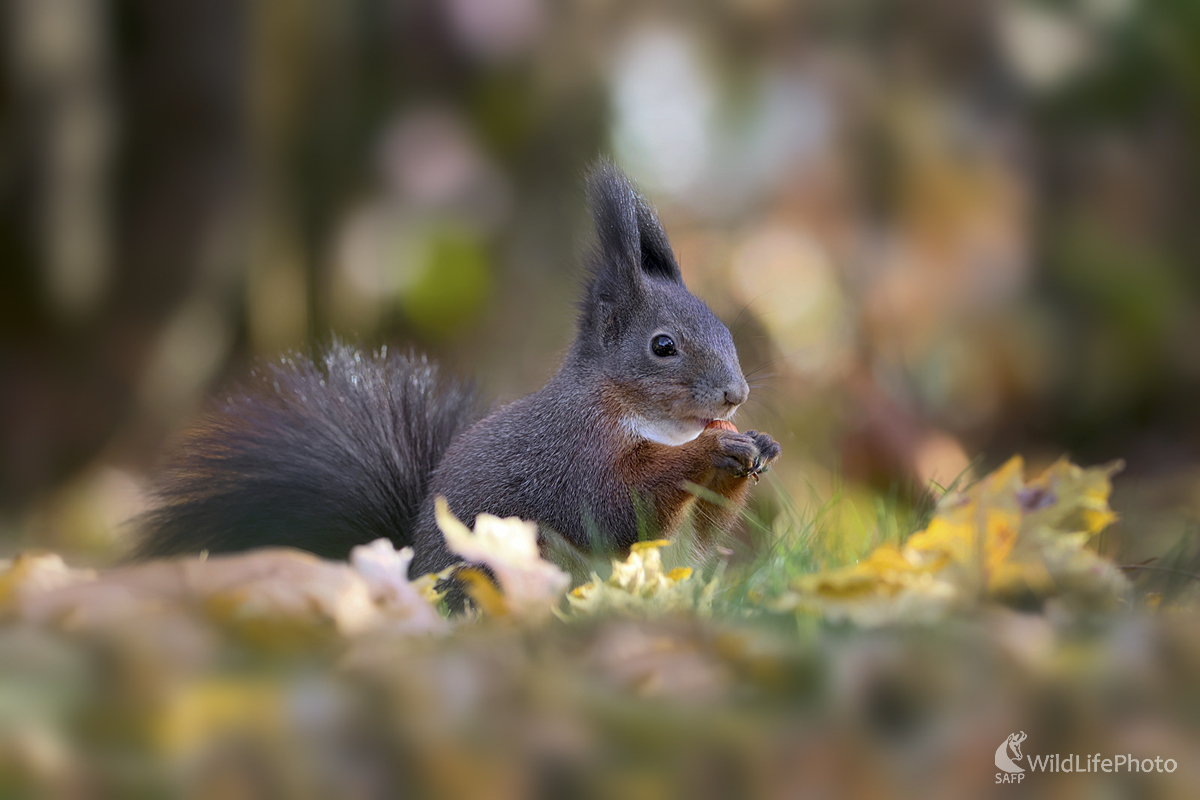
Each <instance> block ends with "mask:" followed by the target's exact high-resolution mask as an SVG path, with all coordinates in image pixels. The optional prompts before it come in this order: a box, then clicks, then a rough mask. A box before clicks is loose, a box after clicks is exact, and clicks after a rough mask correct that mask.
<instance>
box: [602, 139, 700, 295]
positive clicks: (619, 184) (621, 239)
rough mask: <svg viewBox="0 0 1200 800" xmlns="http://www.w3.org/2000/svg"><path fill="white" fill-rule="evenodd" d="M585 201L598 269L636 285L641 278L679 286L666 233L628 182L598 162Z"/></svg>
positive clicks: (678, 274)
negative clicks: (596, 241) (597, 253)
mask: <svg viewBox="0 0 1200 800" xmlns="http://www.w3.org/2000/svg"><path fill="white" fill-rule="evenodd" d="M588 199H589V201H590V204H591V208H592V218H593V220H594V222H595V225H596V236H597V238H598V239H599V244H600V256H601V259H602V262H603V263H602V264H601V265H600V266H601V269H602V270H605V271H608V270H612V271H616V272H618V273H623V275H624V277H625V278H626V279H627V280H630V281H633V282H634V283H636V281H637V280H638V279H639V278H640V276H642V275H646V276H649V277H652V278H658V279H661V280H669V281H675V282H677V283H682V282H683V277H682V275H681V274H680V272H679V265H678V264H677V263H676V261H675V254H674V253H672V252H671V244H670V242H668V241H667V234H666V231H664V230H663V228H662V225H661V224H660V223H659V221H658V217H657V216H656V215H655V213H654V209H653V208H652V207H651V206H650V204H649V203H648V202H646V199H645V198H644V197H642V196H641V195H640V194H638V192H637V190H636V189H634V188H633V184H631V183H630V182H629V179H628V178H627V177H625V175H624V174H623V173H622V172H621V171H620V170H619V169H617V168H616V167H615V166H614V165H613V164H612V163H610V162H608V161H603V160H602V161H600V162H599V163H598V164H597V165H596V166H595V167H594V168H593V169H592V173H591V175H590V177H589V179H588Z"/></svg>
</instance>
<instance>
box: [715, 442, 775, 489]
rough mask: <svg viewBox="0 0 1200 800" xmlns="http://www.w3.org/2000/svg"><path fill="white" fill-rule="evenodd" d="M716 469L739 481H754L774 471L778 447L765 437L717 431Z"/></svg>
mask: <svg viewBox="0 0 1200 800" xmlns="http://www.w3.org/2000/svg"><path fill="white" fill-rule="evenodd" d="M716 434H717V447H716V450H715V451H714V452H713V466H715V467H716V468H717V469H720V470H724V471H725V472H729V473H732V474H733V475H734V476H736V477H738V478H748V477H754V478H756V479H757V477H758V476H759V475H761V474H762V473H764V472H766V471H767V470H769V469H770V468H771V464H772V463H773V462H774V461H775V459H777V458H778V457H779V451H780V448H779V443H778V442H776V441H775V440H774V439H772V438H771V437H770V436H768V435H767V434H765V433H759V432H758V431H746V432H745V433H734V432H732V431H723V430H722V431H717V432H716Z"/></svg>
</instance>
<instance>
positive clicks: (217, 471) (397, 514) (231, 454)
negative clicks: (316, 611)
mask: <svg viewBox="0 0 1200 800" xmlns="http://www.w3.org/2000/svg"><path fill="white" fill-rule="evenodd" d="M251 375H253V376H254V377H255V378H257V379H258V380H260V381H261V383H262V385H261V386H259V387H255V388H256V389H258V391H238V392H236V393H234V394H227V395H226V396H225V397H224V398H223V402H221V403H220V404H219V406H218V407H217V408H216V409H214V410H213V411H212V412H211V413H209V414H208V415H207V416H206V418H205V419H204V420H203V422H202V423H201V425H200V426H199V427H198V428H197V429H195V430H193V431H192V432H190V433H189V434H187V435H186V437H185V439H184V441H183V442H182V443H181V446H179V447H178V448H177V450H176V456H175V458H174V459H173V460H172V461H170V462H168V464H167V465H166V468H165V469H164V470H163V471H162V473H161V476H162V477H161V478H160V479H159V481H158V483H157V484H156V485H155V486H154V487H153V492H154V498H155V500H156V501H157V504H156V506H155V508H154V509H153V510H151V511H149V512H147V513H146V514H145V515H143V516H142V517H141V518H140V520H139V521H138V523H139V527H140V528H141V530H142V534H143V539H142V542H141V545H140V547H139V548H138V550H137V552H136V553H135V557H142V558H145V557H152V556H162V555H173V554H180V553H196V552H199V551H201V550H209V551H211V552H222V551H231V550H245V549H248V548H251V547H263V546H278V545H286V546H291V547H299V548H301V549H304V550H309V551H311V552H313V553H316V554H317V555H321V556H324V557H327V558H345V557H346V556H347V555H348V554H349V552H350V549H351V548H352V547H354V546H355V545H358V544H363V543H365V542H370V541H373V540H374V539H377V538H379V537H381V536H384V537H388V538H390V539H392V540H393V541H394V542H395V543H396V546H397V547H400V546H402V545H406V544H410V543H411V541H412V532H413V526H414V523H415V521H416V518H417V515H418V513H419V510H420V508H421V503H422V501H423V500H424V499H425V495H426V492H427V491H428V489H429V483H430V478H431V476H432V473H433V470H434V468H435V467H436V466H437V465H438V462H439V461H440V460H441V458H442V455H443V454H444V453H445V451H446V448H447V447H449V445H450V442H451V441H452V440H453V439H454V437H455V436H457V435H458V434H459V433H460V432H461V431H463V430H464V429H465V428H466V427H467V426H469V425H470V424H471V423H472V422H474V421H475V419H476V418H477V412H478V405H477V401H476V399H475V394H474V391H473V387H472V386H471V385H469V384H467V383H464V382H460V381H456V380H452V379H448V378H445V377H443V376H440V375H439V374H438V369H437V366H436V365H435V364H432V363H430V362H428V361H426V360H425V358H424V357H420V358H418V357H416V356H413V355H411V354H410V355H407V356H404V355H391V356H389V355H388V354H387V352H386V348H385V349H384V350H382V351H380V352H379V353H376V354H370V353H364V352H361V351H359V350H358V349H356V348H354V347H351V346H348V345H345V344H341V343H338V342H335V343H334V344H333V345H332V347H331V348H330V349H329V350H328V351H326V352H325V353H324V354H323V355H322V356H321V357H320V358H319V359H318V360H316V361H314V360H311V359H308V358H304V357H298V356H297V357H292V358H285V359H282V360H277V361H274V362H271V363H270V364H269V365H268V366H266V367H263V368H260V369H257V370H255V371H254V372H252V373H251Z"/></svg>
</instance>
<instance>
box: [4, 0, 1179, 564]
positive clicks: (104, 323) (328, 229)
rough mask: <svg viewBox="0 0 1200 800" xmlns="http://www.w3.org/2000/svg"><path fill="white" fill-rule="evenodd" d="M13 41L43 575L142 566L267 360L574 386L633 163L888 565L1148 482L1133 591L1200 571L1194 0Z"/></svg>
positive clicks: (547, 15) (23, 337)
mask: <svg viewBox="0 0 1200 800" xmlns="http://www.w3.org/2000/svg"><path fill="white" fill-rule="evenodd" d="M2 8H3V31H4V34H3V39H2V42H0V48H2V50H3V54H2V58H0V550H3V554H9V553H11V552H13V551H15V550H17V549H20V548H22V547H29V546H41V547H49V548H53V549H56V550H64V551H70V552H72V553H75V554H78V555H79V557H81V558H84V559H92V560H95V561H105V560H110V559H113V558H116V557H119V556H120V555H121V554H122V553H123V552H124V551H125V549H126V548H127V547H128V543H129V542H128V537H129V535H130V533H129V530H128V528H127V527H123V526H122V524H121V523H122V522H123V521H124V520H126V519H128V518H129V517H130V516H131V515H133V514H135V513H136V512H137V511H138V510H139V509H140V508H142V507H143V504H144V498H143V496H142V486H143V483H144V481H145V479H146V477H147V476H148V475H151V474H153V469H154V465H155V463H156V460H157V459H158V458H159V457H160V456H161V454H162V452H163V449H164V447H166V446H167V443H168V442H169V441H170V438H171V436H172V435H173V434H175V433H177V432H178V431H180V430H182V429H183V428H184V427H185V426H186V425H187V424H188V423H189V421H191V420H193V419H194V418H195V416H196V414H198V413H199V412H200V410H201V409H202V408H203V405H204V402H205V399H206V398H207V397H209V396H211V395H212V394H213V393H214V392H218V391H219V390H220V388H221V387H222V386H225V385H228V384H229V383H230V382H231V381H236V380H238V379H240V378H241V377H242V376H244V375H245V374H246V373H247V372H248V370H249V368H250V365H251V364H252V363H253V361H254V359H261V358H270V357H273V356H275V355H277V354H279V353H281V352H282V351H285V350H288V349H298V350H302V351H303V350H307V349H309V348H311V347H313V346H319V344H320V343H321V342H327V341H329V340H330V337H331V336H333V335H338V336H342V337H346V338H349V339H352V340H357V341H360V342H362V343H363V344H364V345H366V346H371V347H374V346H378V345H380V344H384V343H387V344H389V345H391V346H400V347H404V348H406V347H408V346H413V347H416V348H418V349H419V350H422V351H427V352H429V353H430V354H432V355H433V356H435V357H436V358H438V359H440V360H442V361H443V362H445V363H446V364H448V365H449V366H450V367H451V368H452V369H453V370H455V371H458V372H461V373H464V374H473V375H477V376H478V377H479V379H480V382H481V384H482V386H483V389H484V391H485V393H486V394H487V396H488V397H494V398H497V399H498V400H499V401H506V400H511V399H514V398H516V397H518V396H520V395H521V394H523V393H525V392H528V391H531V390H533V389H535V388H537V387H539V386H540V385H541V384H542V382H543V381H544V380H545V379H546V378H547V377H548V376H549V375H550V374H551V373H552V372H553V370H554V369H555V367H556V363H557V358H558V356H559V355H560V354H561V353H562V352H563V351H564V349H565V348H566V346H567V344H568V342H569V340H570V337H571V335H572V327H571V326H572V320H573V315H574V309H573V305H572V303H573V300H574V296H575V293H576V288H577V284H578V280H579V262H580V254H581V253H582V252H583V251H584V249H585V248H586V246H587V243H588V241H589V238H588V237H589V236H590V230H589V223H588V219H587V214H586V210H585V207H584V203H583V194H582V180H583V176H584V174H585V173H586V169H587V167H588V165H589V164H590V163H592V162H593V161H594V160H595V159H596V158H597V157H598V156H600V155H602V154H608V155H611V156H612V157H613V158H614V159H615V160H616V161H617V162H618V163H619V164H620V165H621V166H623V167H624V168H625V169H626V170H627V171H628V172H629V173H630V175H631V176H632V177H633V178H634V179H635V181H637V182H638V183H639V185H640V186H641V187H642V188H643V189H644V191H645V192H646V193H647V195H648V196H649V197H650V198H651V199H652V200H653V201H654V202H655V203H656V204H657V206H658V208H659V211H660V213H661V216H662V219H663V222H664V225H665V227H666V228H667V231H668V233H669V235H670V237H671V240H672V242H673V244H674V247H675V249H676V252H677V254H678V256H679V259H680V261H681V264H682V266H683V270H684V273H685V276H686V278H687V281H688V283H689V285H690V287H691V288H692V290H693V291H694V292H695V293H696V294H697V295H699V296H700V297H702V298H703V299H705V300H706V301H707V302H708V303H709V304H710V305H711V306H712V307H713V309H714V311H716V313H717V314H718V315H719V316H720V317H722V318H723V319H724V320H725V321H726V322H727V323H728V324H729V325H730V327H731V329H733V330H734V331H735V336H736V339H737V342H738V345H739V350H740V352H741V355H742V364H743V366H744V368H745V369H746V370H747V372H749V373H750V375H751V380H752V384H753V386H754V391H753V393H752V401H751V404H750V407H749V408H748V409H747V411H746V412H745V413H744V414H743V415H742V416H741V417H740V423H741V427H743V428H747V427H760V428H762V429H765V430H767V431H769V432H771V433H772V434H773V435H775V436H776V438H778V439H779V440H780V441H781V442H782V443H783V446H784V453H785V455H784V459H783V462H782V463H781V465H780V467H779V469H778V471H777V475H778V479H777V481H776V482H775V486H776V487H777V488H778V489H779V490H780V491H781V492H783V493H786V494H787V495H789V496H790V497H791V499H792V501H794V502H795V503H796V504H797V505H798V506H801V507H806V506H811V507H821V508H824V509H826V510H827V511H830V512H831V513H833V514H835V515H836V518H837V520H838V523H839V524H838V525H837V526H836V529H837V530H839V531H842V532H843V535H844V536H845V537H846V539H847V541H848V545H847V546H848V547H849V548H850V549H852V550H853V551H854V552H855V553H857V552H861V549H862V545H863V544H864V542H865V541H866V540H868V539H871V538H879V536H880V535H881V533H880V531H879V520H880V519H881V516H880V515H879V514H877V509H878V508H879V507H880V504H881V503H885V504H890V505H889V507H892V506H895V505H901V506H902V505H904V504H906V503H909V502H911V501H912V500H913V499H919V497H920V495H921V493H922V492H923V491H924V489H923V487H926V486H929V485H931V482H933V483H934V485H942V486H945V485H948V484H950V483H952V482H954V481H955V480H960V481H961V480H963V479H969V478H970V476H971V475H978V474H981V472H982V471H983V470H986V469H989V468H991V467H993V466H995V465H996V464H998V463H1000V462H1001V461H1003V460H1004V459H1006V458H1007V457H1008V456H1009V455H1011V454H1013V453H1023V454H1024V455H1025V456H1026V458H1027V460H1028V461H1029V462H1030V464H1031V468H1032V470H1033V471H1036V470H1037V468H1038V467H1039V466H1042V465H1045V464H1048V463H1049V462H1050V461H1052V460H1053V459H1055V458H1057V457H1058V456H1060V455H1062V454H1064V453H1065V454H1069V455H1071V456H1072V457H1073V458H1074V459H1075V460H1077V461H1080V462H1084V463H1091V462H1098V461H1106V460H1110V459H1114V458H1123V459H1125V461H1126V463H1127V469H1126V472H1125V474H1124V476H1122V477H1119V478H1118V481H1117V486H1118V491H1117V494H1116V497H1115V499H1114V507H1115V508H1116V509H1117V510H1118V511H1119V512H1120V513H1121V514H1122V515H1123V517H1124V520H1123V522H1122V523H1121V524H1120V525H1119V526H1118V527H1117V528H1115V529H1113V531H1112V532H1110V533H1108V534H1106V537H1107V538H1106V539H1105V540H1104V541H1102V542H1101V544H1100V546H1101V549H1102V550H1104V551H1105V552H1106V553H1108V554H1110V555H1112V556H1113V557H1114V558H1116V559H1117V560H1118V562H1119V563H1122V562H1123V563H1130V562H1131V561H1137V560H1141V559H1144V558H1147V557H1149V556H1152V555H1158V554H1161V553H1162V552H1164V551H1165V550H1166V549H1168V548H1170V547H1172V546H1175V545H1176V544H1177V543H1178V542H1180V541H1185V542H1186V541H1187V537H1191V538H1192V540H1194V539H1195V537H1196V532H1197V530H1198V526H1197V522H1196V520H1197V519H1200V415H1197V413H1196V409H1197V408H1198V407H1200V269H1197V267H1196V264H1197V262H1198V259H1200V4H1197V3H1195V2H1194V0H1147V2H1140V3H1139V2H1137V0H1074V1H1073V2H1033V1H1032V0H1011V1H1009V2H1005V1H1004V0H980V1H979V2H965V1H964V0H901V1H900V2H883V1H882V0H807V1H806V2H785V0H721V1H718V0H712V1H711V2H705V3H685V2H658V1H655V2H646V0H641V1H640V2H632V1H628V2H615V1H608V0H576V1H574V2H549V1H548V0H172V2H169V3H166V2H160V0H107V1H106V2H100V1H99V0H5V2H4V3H3V4H2ZM760 495H761V498H760V499H761V501H762V503H763V506H762V509H761V510H762V511H763V513H764V514H766V515H770V514H771V513H772V509H773V508H774V507H775V506H774V504H775V503H777V502H778V501H777V500H775V499H773V498H772V496H771V495H770V494H769V493H765V492H760Z"/></svg>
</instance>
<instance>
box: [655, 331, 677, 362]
mask: <svg viewBox="0 0 1200 800" xmlns="http://www.w3.org/2000/svg"><path fill="white" fill-rule="evenodd" d="M650 349H651V350H652V351H653V352H654V355H656V356H658V357H659V358H666V357H667V356H673V355H675V354H676V353H677V352H678V351H677V350H676V349H675V340H674V339H672V338H671V337H670V336H666V335H665V334H659V335H658V336H655V337H654V338H653V339H652V340H651V341H650Z"/></svg>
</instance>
